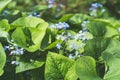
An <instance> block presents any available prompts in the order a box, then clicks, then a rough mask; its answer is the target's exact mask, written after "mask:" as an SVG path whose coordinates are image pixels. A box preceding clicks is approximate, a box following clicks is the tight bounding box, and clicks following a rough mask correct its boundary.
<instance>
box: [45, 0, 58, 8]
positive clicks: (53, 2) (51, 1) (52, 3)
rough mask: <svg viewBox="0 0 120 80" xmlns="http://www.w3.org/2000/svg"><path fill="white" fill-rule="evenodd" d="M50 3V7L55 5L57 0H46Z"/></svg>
mask: <svg viewBox="0 0 120 80" xmlns="http://www.w3.org/2000/svg"><path fill="white" fill-rule="evenodd" d="M46 1H47V3H48V7H49V8H51V7H53V6H54V4H55V3H56V2H55V0H46Z"/></svg>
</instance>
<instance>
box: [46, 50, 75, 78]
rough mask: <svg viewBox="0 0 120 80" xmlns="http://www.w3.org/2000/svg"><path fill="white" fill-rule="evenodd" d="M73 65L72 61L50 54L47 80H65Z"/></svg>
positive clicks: (47, 62) (47, 63) (47, 65)
mask: <svg viewBox="0 0 120 80" xmlns="http://www.w3.org/2000/svg"><path fill="white" fill-rule="evenodd" d="M73 64H74V61H73V60H72V59H69V58H67V57H64V56H62V55H59V54H57V53H52V52H49V53H48V55H47V60H46V65H45V80H64V78H65V75H66V73H67V72H68V70H69V69H70V67H71V66H72V65H73Z"/></svg>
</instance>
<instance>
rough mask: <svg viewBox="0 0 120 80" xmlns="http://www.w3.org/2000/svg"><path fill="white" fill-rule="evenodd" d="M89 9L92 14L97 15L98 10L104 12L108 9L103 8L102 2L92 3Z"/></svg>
mask: <svg viewBox="0 0 120 80" xmlns="http://www.w3.org/2000/svg"><path fill="white" fill-rule="evenodd" d="M89 11H90V12H91V13H90V16H96V15H97V12H98V11H101V13H104V12H105V11H106V9H105V8H103V5H102V4H100V3H93V4H91V7H90V8H89ZM99 13H100V12H99Z"/></svg>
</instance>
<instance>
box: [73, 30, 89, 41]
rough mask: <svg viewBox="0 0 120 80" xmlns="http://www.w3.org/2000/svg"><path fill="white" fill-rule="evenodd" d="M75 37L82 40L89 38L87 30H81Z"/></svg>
mask: <svg viewBox="0 0 120 80" xmlns="http://www.w3.org/2000/svg"><path fill="white" fill-rule="evenodd" d="M75 39H76V40H82V41H84V40H86V39H87V35H86V32H84V31H82V30H80V31H79V33H77V34H76V36H75Z"/></svg>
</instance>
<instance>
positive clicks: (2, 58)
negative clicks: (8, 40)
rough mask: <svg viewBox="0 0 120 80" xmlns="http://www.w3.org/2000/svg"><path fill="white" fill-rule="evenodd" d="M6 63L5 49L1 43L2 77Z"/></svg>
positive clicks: (0, 64)
mask: <svg viewBox="0 0 120 80" xmlns="http://www.w3.org/2000/svg"><path fill="white" fill-rule="evenodd" d="M5 63H6V54H5V52H4V49H3V47H2V44H1V43H0V76H1V75H2V74H3V72H4V71H3V68H4V66H5Z"/></svg>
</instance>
